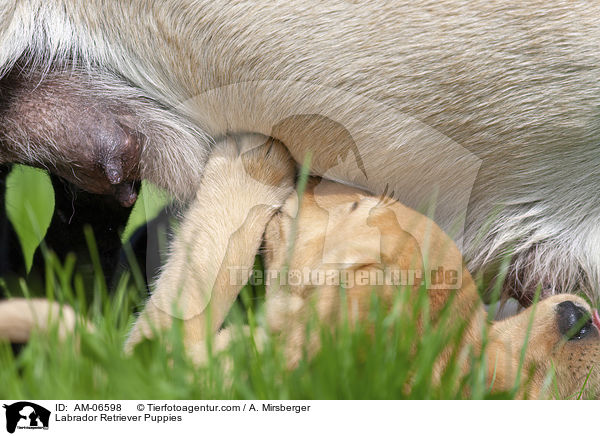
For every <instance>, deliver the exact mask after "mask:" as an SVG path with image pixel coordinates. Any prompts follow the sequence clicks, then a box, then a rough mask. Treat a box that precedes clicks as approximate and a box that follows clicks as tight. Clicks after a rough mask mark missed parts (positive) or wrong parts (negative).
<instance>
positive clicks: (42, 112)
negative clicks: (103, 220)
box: [0, 71, 144, 206]
mask: <svg viewBox="0 0 600 436" xmlns="http://www.w3.org/2000/svg"><path fill="white" fill-rule="evenodd" d="M90 80H91V79H89V78H87V77H86V76H84V75H81V74H74V73H70V72H62V73H52V74H50V75H47V76H44V77H43V78H42V76H40V75H36V74H29V75H26V76H25V75H22V74H20V73H19V72H18V71H13V72H11V73H9V74H8V75H7V76H5V77H4V78H2V79H1V80H0V161H1V162H20V163H25V164H29V165H34V166H39V167H45V168H47V169H49V170H50V171H52V172H53V173H55V174H57V175H59V176H60V177H62V178H64V179H65V180H67V181H69V182H71V183H73V184H74V185H77V186H79V187H80V188H82V189H84V190H86V191H88V192H91V193H95V194H104V195H113V196H114V197H115V198H116V199H117V201H118V202H119V203H120V204H121V205H123V206H131V205H132V204H133V203H134V202H135V200H136V198H137V190H136V184H135V183H134V182H135V181H137V180H139V178H140V175H139V160H140V155H141V152H142V147H143V142H144V137H143V135H142V134H140V133H139V132H137V131H136V118H135V116H134V114H132V113H128V111H127V107H125V106H123V105H119V104H118V103H117V102H115V101H112V100H110V98H108V97H106V96H103V95H98V94H97V93H95V92H92V91H90V86H89V81H90Z"/></svg>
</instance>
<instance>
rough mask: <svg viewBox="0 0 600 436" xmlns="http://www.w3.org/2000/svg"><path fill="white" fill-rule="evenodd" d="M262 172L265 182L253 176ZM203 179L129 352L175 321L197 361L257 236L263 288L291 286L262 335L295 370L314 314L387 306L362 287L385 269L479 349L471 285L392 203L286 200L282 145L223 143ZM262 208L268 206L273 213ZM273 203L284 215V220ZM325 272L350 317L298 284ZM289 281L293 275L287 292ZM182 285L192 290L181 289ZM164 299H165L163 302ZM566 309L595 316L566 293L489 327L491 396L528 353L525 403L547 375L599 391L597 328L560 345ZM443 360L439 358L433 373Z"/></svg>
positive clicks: (310, 187) (309, 342)
mask: <svg viewBox="0 0 600 436" xmlns="http://www.w3.org/2000/svg"><path fill="white" fill-rule="evenodd" d="M259 167H260V171H254V169H256V168H259ZM266 168H269V170H268V171H266ZM204 177H205V178H204V179H203V182H202V184H201V187H200V189H199V191H198V195H197V198H196V200H195V203H194V204H193V205H192V206H191V210H190V212H189V215H188V216H195V217H196V221H194V222H193V224H192V225H191V227H190V229H188V228H186V227H185V223H184V227H183V229H182V230H181V232H180V233H179V235H178V237H177V239H176V241H175V244H174V246H175V248H174V250H173V255H172V257H171V258H170V260H169V265H168V266H167V268H166V271H170V272H173V271H176V273H175V274H174V275H173V277H172V278H170V279H171V280H173V281H172V282H171V283H170V284H169V283H159V286H157V291H156V292H155V294H154V295H153V296H152V298H151V299H150V300H149V302H148V305H147V306H146V308H145V310H144V313H142V315H141V316H140V318H139V320H138V323H137V324H136V326H135V327H134V329H133V331H132V334H131V337H130V339H129V341H128V344H127V348H128V349H131V348H132V347H133V346H134V345H135V343H137V342H138V341H139V340H140V339H141V338H142V337H144V336H150V335H151V334H152V329H153V328H165V327H167V326H169V325H170V323H171V321H172V319H173V317H174V316H176V317H180V318H182V319H183V320H184V329H185V335H186V336H185V342H186V344H187V346H188V349H189V350H190V353H191V354H192V357H193V358H195V359H196V360H198V361H202V360H204V359H205V358H206V357H207V356H206V355H205V349H204V344H203V341H204V339H205V338H206V335H207V334H213V333H217V331H218V329H219V327H220V325H221V323H222V321H223V319H224V317H225V315H226V314H227V312H228V311H229V309H230V307H231V305H232V303H233V301H234V300H235V297H236V296H237V294H238V292H239V290H240V288H241V284H243V283H241V282H240V280H235V278H236V277H235V271H238V270H246V271H247V270H249V269H250V268H251V266H252V264H253V259H254V256H255V254H256V253H257V250H258V248H259V244H260V240H261V237H262V235H263V232H264V244H265V258H266V277H270V278H273V277H276V276H279V277H284V276H285V277H288V279H289V280H287V281H286V283H285V286H282V285H281V284H280V281H277V280H275V281H273V280H271V281H267V303H266V304H267V319H268V328H269V329H270V330H272V331H274V332H279V333H281V334H282V337H284V338H285V341H286V344H287V345H286V351H287V356H288V359H289V362H290V366H293V365H294V364H295V363H296V362H297V361H298V359H299V358H300V357H301V356H302V351H303V349H304V347H305V346H308V348H309V352H310V351H311V349H312V351H314V350H316V349H317V348H318V346H319V345H318V343H317V341H316V340H315V338H305V337H304V336H305V333H304V332H305V330H306V322H307V321H308V318H309V316H308V315H309V312H310V310H311V308H313V307H314V308H315V309H316V311H317V314H318V317H319V318H320V320H321V321H322V322H325V323H330V324H331V325H332V326H333V325H334V324H335V322H336V319H337V318H338V317H339V314H340V311H341V310H342V309H344V310H347V311H348V313H349V314H350V316H351V317H352V319H353V320H354V321H359V320H364V319H365V315H366V314H367V312H368V310H369V304H370V301H371V294H372V293H373V292H376V293H378V294H379V296H380V297H381V298H382V300H383V301H387V302H389V303H391V302H392V301H393V299H394V297H395V295H396V292H398V286H396V285H395V284H385V283H383V284H379V285H373V283H372V282H369V280H370V277H372V276H377V272H378V271H379V272H381V271H383V270H385V269H386V268H387V269H392V270H393V271H400V272H407V274H406V280H409V281H407V282H406V283H407V286H408V287H409V288H411V287H412V289H413V290H414V291H415V292H416V291H417V290H418V289H419V286H420V284H421V281H420V280H419V277H420V278H421V279H422V281H423V283H424V286H425V287H427V288H428V289H429V290H428V298H429V303H430V309H431V317H432V319H433V321H434V322H435V321H436V318H437V317H438V315H439V312H440V310H441V309H442V308H443V307H444V306H445V305H446V304H452V308H451V310H452V313H453V316H454V317H455V318H456V319H468V320H470V322H469V324H468V328H467V330H466V332H465V336H464V344H465V345H470V346H473V347H475V348H476V349H477V348H478V347H479V346H480V342H481V339H482V331H483V328H484V324H485V323H486V322H487V321H486V320H487V314H486V312H485V310H484V308H483V306H482V304H481V301H480V299H479V295H478V293H477V289H476V286H475V283H474V281H473V279H472V277H471V275H470V274H469V272H468V271H467V269H466V268H465V267H464V264H463V260H462V256H461V253H460V252H459V250H458V249H457V247H456V246H455V244H454V243H453V242H452V241H451V239H450V238H449V237H448V236H447V235H446V234H445V233H444V232H443V231H442V230H441V229H440V228H439V227H438V226H437V225H436V224H435V223H434V222H433V221H432V220H430V219H429V218H427V217H425V216H424V215H421V214H419V213H417V212H416V211H414V210H412V209H410V208H408V207H406V206H404V205H402V204H400V203H398V202H396V201H393V200H390V199H389V198H386V197H376V196H372V195H370V194H368V193H366V192H364V191H362V190H360V189H357V188H353V187H348V186H345V185H341V184H339V183H334V182H331V181H327V180H322V179H320V178H310V179H309V181H308V184H307V186H306V191H305V192H304V194H303V195H302V197H301V198H299V196H298V193H297V192H296V191H291V187H292V185H293V177H294V166H293V165H292V161H291V159H290V158H289V156H288V154H287V151H286V150H285V148H284V147H283V146H282V145H281V144H280V143H278V142H277V141H274V140H272V139H267V138H265V137H261V136H258V135H248V136H246V137H242V140H240V139H239V138H238V139H232V138H228V139H226V140H224V141H222V142H221V143H220V144H218V145H217V148H216V150H215V152H214V155H213V156H212V157H211V159H209V162H208V164H207V169H206V173H205V176H204ZM290 192H291V193H290ZM265 198H269V199H270V202H269V204H265V202H264V199H265ZM278 202H280V203H282V204H283V206H282V207H281V209H280V210H279V211H277V207H276V206H277V203H278ZM192 214H195V215H192ZM187 222H188V223H189V222H190V221H189V220H188V221H187ZM267 223H268V224H267ZM265 226H266V231H265ZM180 244H181V245H180ZM184 247H185V249H184ZM290 247H292V248H290ZM181 252H185V253H187V254H186V257H185V258H183V257H179V256H178V253H181ZM440 270H443V271H444V274H443V279H441V278H440V277H437V278H436V280H431V279H430V278H431V277H432V275H431V274H432V273H438V272H439V271H440ZM331 271H337V273H338V274H339V275H340V276H344V277H353V280H354V282H355V283H354V284H353V286H352V287H348V289H347V292H346V294H347V298H346V302H347V307H346V308H342V307H341V299H340V286H339V284H337V283H334V284H332V285H327V283H324V284H317V285H315V284H314V281H311V280H309V282H308V283H307V282H306V279H305V278H304V277H300V280H298V274H300V275H303V274H305V272H306V274H309V276H310V275H311V274H313V275H316V276H318V274H319V272H322V273H323V274H324V275H325V276H326V275H327V273H331ZM419 271H420V273H419ZM292 274H296V275H295V279H294V281H292ZM438 276H439V274H438ZM194 277H195V278H196V280H194ZM410 277H412V278H413V280H412V281H410V280H411V279H410ZM184 278H185V279H186V280H187V281H186V283H185V284H183V285H182V284H181V280H182V279H184ZM167 279H168V276H165V275H163V276H162V277H161V280H167ZM365 280H366V281H365ZM406 280H405V281H406ZM363 282H364V283H363ZM199 284H203V285H202V286H201V285H199ZM405 287H406V286H405ZM166 289H169V290H170V292H167V293H165V290H166ZM451 297H452V298H451ZM563 301H571V302H573V303H574V304H575V305H577V306H578V307H580V308H582V310H583V311H584V312H587V314H588V315H589V316H591V314H592V309H591V308H590V306H589V305H588V303H587V302H585V301H584V300H583V299H582V298H580V297H578V296H574V295H568V294H562V295H557V296H552V297H549V298H547V299H545V300H543V301H542V302H540V303H539V304H537V305H536V306H535V307H534V308H529V309H528V310H525V311H523V312H522V313H520V314H519V315H517V316H514V317H512V318H509V319H507V320H504V321H499V322H495V323H493V324H492V325H491V326H490V330H489V335H490V337H489V346H488V348H487V356H488V359H489V365H488V366H489V368H490V374H489V377H490V381H491V379H492V377H493V378H494V388H495V389H509V388H510V387H512V386H513V385H514V382H515V380H516V378H517V377H518V375H519V374H518V373H517V372H518V371H517V370H518V368H519V360H520V356H521V350H522V345H523V344H525V343H526V342H527V344H528V346H527V347H526V353H525V364H524V368H523V371H524V372H528V371H529V370H530V369H534V370H535V372H534V374H533V379H532V383H531V384H530V386H529V387H528V392H521V394H523V395H525V394H527V396H529V397H538V396H541V395H544V392H543V391H542V388H543V386H544V379H545V376H546V374H547V373H548V371H549V370H550V368H551V366H552V367H553V368H554V370H555V371H556V374H557V379H558V387H559V392H560V393H561V395H563V396H565V397H566V396H568V395H570V394H572V393H573V392H575V391H577V390H578V389H580V388H581V387H582V386H583V383H584V381H585V379H586V377H587V375H588V373H590V370H592V371H591V375H590V377H589V380H588V382H587V386H588V388H590V389H591V390H593V389H594V388H595V387H597V386H599V384H600V377H599V375H598V371H593V365H594V363H595V362H596V360H597V359H598V357H600V335H599V334H598V327H600V323H596V324H594V325H592V327H591V328H592V329H593V331H592V333H594V334H593V335H590V336H588V337H585V338H583V339H581V340H572V341H565V338H564V335H563V334H562V333H561V332H560V330H559V327H558V320H557V317H558V315H557V307H558V305H559V304H560V303H561V302H563ZM532 310H533V311H534V314H533V321H532V324H531V326H532V328H531V331H530V335H529V339H528V341H526V339H527V338H526V334H527V331H528V326H529V322H530V320H531V316H532ZM207 327H209V328H207ZM230 335H231V332H230V331H229V330H225V331H222V332H220V334H219V335H218V336H217V339H216V341H217V347H216V348H224V347H225V346H226V344H227V341H228V339H229V337H230ZM447 356H448V353H445V354H444V355H443V356H441V357H440V361H439V362H438V369H440V368H442V367H443V366H444V364H445V359H446V358H447Z"/></svg>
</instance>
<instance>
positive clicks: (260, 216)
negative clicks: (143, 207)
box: [126, 135, 295, 350]
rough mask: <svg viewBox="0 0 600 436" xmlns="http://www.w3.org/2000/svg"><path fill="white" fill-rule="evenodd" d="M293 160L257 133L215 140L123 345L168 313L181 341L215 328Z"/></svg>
mask: <svg viewBox="0 0 600 436" xmlns="http://www.w3.org/2000/svg"><path fill="white" fill-rule="evenodd" d="M294 168H295V167H294V164H293V161H292V160H291V157H290V156H289V154H288V153H287V150H286V149H285V148H284V147H283V146H282V145H281V144H280V143H278V142H277V141H274V140H271V139H267V138H266V137H264V136H260V135H244V136H239V137H228V138H226V139H225V140H223V141H222V142H221V143H219V144H218V145H217V148H216V150H215V151H214V153H213V155H212V156H211V158H210V160H209V162H208V164H207V166H206V169H205V172H204V176H203V179H202V182H201V184H200V188H199V190H198V192H197V196H196V199H195V201H194V202H193V203H192V205H191V207H190V209H189V210H188V211H187V213H186V215H185V217H184V221H183V223H182V226H181V229H180V231H179V234H178V235H177V237H176V240H175V242H174V244H173V246H172V254H171V256H170V258H169V261H168V263H167V265H166V267H165V270H164V272H163V274H162V275H161V276H160V278H159V279H158V282H157V284H156V291H155V292H154V294H153V295H152V297H151V298H150V300H149V301H148V304H147V305H146V308H145V309H144V311H143V313H142V314H141V316H140V317H139V319H138V321H137V323H136V324H135V326H134V328H133V331H132V332H131V335H130V338H129V340H128V342H127V344H126V349H128V350H130V349H131V348H132V347H133V346H134V345H135V344H136V343H137V342H139V341H140V340H141V339H142V338H143V337H150V336H152V334H153V329H162V328H165V327H168V326H169V325H171V322H172V320H173V318H174V317H176V318H180V319H182V320H183V321H184V330H185V343H186V345H190V344H193V343H195V342H198V341H202V340H204V339H206V335H207V334H211V333H213V332H215V331H216V330H217V329H218V327H219V326H220V325H221V323H222V322H223V320H224V318H225V315H226V314H227V312H228V311H229V309H230V307H231V305H232V304H233V302H234V300H235V298H236V296H237V294H238V292H239V290H240V288H241V287H242V285H243V284H244V283H245V281H244V280H242V277H240V274H239V272H240V271H249V270H250V268H251V267H252V265H253V262H254V256H255V255H256V253H257V251H258V248H259V245H260V243H261V240H262V235H263V233H264V230H265V227H266V225H267V222H268V221H269V219H270V218H271V216H272V214H273V213H274V212H275V211H276V210H277V208H279V207H280V206H281V204H283V202H284V201H285V199H286V198H287V197H288V196H289V194H290V193H291V191H292V187H293V176H294ZM236 273H237V274H236Z"/></svg>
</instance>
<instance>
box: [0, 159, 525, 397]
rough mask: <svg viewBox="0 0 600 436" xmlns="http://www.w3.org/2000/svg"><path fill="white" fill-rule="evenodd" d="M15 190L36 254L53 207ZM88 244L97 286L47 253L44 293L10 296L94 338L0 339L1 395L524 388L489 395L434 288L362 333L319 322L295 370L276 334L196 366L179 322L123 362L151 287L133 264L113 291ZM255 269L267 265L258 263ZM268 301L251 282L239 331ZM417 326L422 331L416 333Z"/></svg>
mask: <svg viewBox="0 0 600 436" xmlns="http://www.w3.org/2000/svg"><path fill="white" fill-rule="evenodd" d="M20 171H21V170H20ZM23 171H25V172H26V173H27V171H29V170H23ZM19 174H20V175H17V176H12V177H15V180H13V185H12V186H17V185H20V184H21V183H24V182H23V180H21V179H20V178H22V177H25V178H29V179H31V180H30V181H29V182H28V183H30V184H34V186H33V187H31V186H29V185H26V186H29V188H28V189H31V190H33V191H31V192H38V193H39V192H42V191H43V190H44V189H45V188H44V187H43V184H44V183H47V181H44V179H43V174H40V173H36V174H35V175H34V176H32V175H31V174H29V173H27V174H25V175H23V174H22V173H19ZM17 189H21V188H19V187H17ZM19 192H20V195H21V196H19ZM19 192H13V194H10V195H11V196H9V198H11V199H13V200H12V203H11V204H10V205H7V207H8V208H12V209H13V212H14V213H13V212H11V213H12V215H11V217H12V218H13V222H15V220H19V219H20V220H21V221H26V220H27V219H28V220H30V222H29V224H27V225H28V226H29V227H28V228H25V229H23V230H21V231H20V232H19V236H20V238H21V242H22V244H24V247H25V246H26V244H29V247H30V248H28V249H27V250H26V253H27V254H26V257H27V256H32V255H33V252H34V251H35V249H37V245H38V244H39V241H40V239H41V238H40V235H42V236H43V232H44V231H45V230H44V229H45V227H44V223H45V222H46V221H45V220H46V218H45V214H46V215H47V213H48V210H50V213H51V208H50V207H49V206H48V204H46V205H45V206H44V205H43V204H42V205H40V204H37V203H36V204H34V205H33V206H32V205H30V206H24V205H20V204H19V199H20V198H23V195H24V192H21V191H19ZM50 197H51V196H49V195H46V196H45V197H44V198H50ZM154 197H155V196H154V195H152V196H148V203H144V195H143V194H142V197H141V201H140V202H139V203H138V205H137V206H136V210H135V211H134V214H133V216H132V218H131V220H130V223H129V225H128V227H127V229H126V234H130V233H131V232H132V231H133V230H134V229H135V227H136V225H137V224H141V223H143V222H144V219H146V218H147V217H149V216H150V217H151V216H152V215H153V214H155V213H156V212H157V211H158V210H159V207H160V204H162V203H161V201H162V200H159V201H158V202H154V203H153V202H152V201H153V200H152V198H154ZM28 198H31V197H28ZM45 201H49V200H45ZM48 222H49V221H48ZM46 227H47V224H46ZM34 230H35V232H34ZM36 232H37V233H36ZM127 232H129V233H127ZM125 237H126V235H125ZM87 238H88V242H89V245H90V250H91V253H92V256H91V259H92V263H93V267H94V269H95V274H94V275H93V277H92V280H91V281H89V280H84V278H83V276H82V275H81V274H80V273H79V272H78V271H77V269H76V262H75V259H74V258H72V257H71V258H68V259H67V260H66V261H65V263H64V264H61V263H60V262H59V261H58V260H57V259H56V257H55V256H53V255H52V253H48V252H44V257H45V260H46V280H45V285H43V287H44V289H38V288H36V289H30V288H29V285H28V283H27V280H25V279H23V280H21V281H20V282H19V287H18V289H8V290H7V291H8V292H7V293H8V294H9V295H12V296H20V295H23V296H29V295H46V297H47V298H48V299H50V300H53V301H58V302H60V303H63V304H68V305H70V306H72V307H74V308H75V310H76V311H77V312H78V313H79V314H80V315H81V316H82V318H85V319H87V320H89V322H90V324H91V325H92V326H93V331H90V330H89V329H87V328H84V327H82V326H78V327H77V329H76V332H75V335H74V336H70V337H67V338H66V339H65V340H59V338H58V336H57V334H56V332H51V333H50V334H49V335H45V336H37V335H36V336H34V337H33V338H32V339H31V340H30V341H29V343H28V344H27V345H26V346H25V347H24V348H23V349H22V350H21V351H20V353H18V354H17V355H15V354H14V352H13V349H12V347H11V346H10V344H7V343H1V342H0V367H1V368H2V371H0V398H2V399H6V398H10V399H21V398H29V399H50V398H52V399H136V398H155V399H187V398H194V399H402V398H406V399H455V398H472V399H484V398H513V397H514V396H515V393H516V388H515V389H513V390H511V392H500V393H498V392H495V393H492V392H491V386H490V384H489V382H488V381H487V379H486V374H487V373H488V368H486V366H485V360H484V359H483V358H482V355H479V354H477V353H474V352H473V350H469V349H462V348H461V347H459V346H458V344H459V343H460V342H461V339H462V333H463V330H464V327H465V323H466V322H467V320H462V321H458V322H456V320H455V319H454V318H455V317H454V316H453V314H452V313H451V311H450V310H445V311H444V312H443V314H442V316H441V319H440V321H439V323H437V324H436V325H432V324H431V322H430V321H429V317H428V315H427V314H428V313H429V312H428V306H427V302H428V300H427V294H426V291H423V292H420V293H419V298H418V299H417V301H416V303H415V302H414V301H412V300H411V304H410V305H409V304H407V302H406V298H407V296H408V293H407V292H404V291H403V290H399V291H398V293H397V296H398V297H397V299H396V301H395V303H394V305H393V307H392V310H384V309H383V308H382V306H381V304H379V302H378V301H376V299H374V300H373V304H372V308H371V311H370V315H369V320H368V323H365V325H359V326H356V327H353V328H351V327H350V325H349V324H348V322H342V323H341V324H340V325H339V327H338V328H336V329H335V330H331V329H330V328H326V327H325V326H321V325H319V324H318V323H317V322H312V323H310V325H309V326H308V328H311V329H312V330H311V331H316V332H318V334H319V336H320V340H321V344H322V345H321V349H320V351H319V352H318V353H317V354H316V355H315V356H313V357H312V358H311V359H308V358H305V359H302V360H301V362H300V364H299V365H298V367H297V368H295V369H293V370H290V369H288V368H287V366H286V359H285V357H284V345H283V344H282V343H281V342H280V340H279V339H278V338H277V337H276V336H272V335H269V336H268V337H267V340H266V343H265V344H264V345H263V346H262V347H260V348H259V347H257V346H256V341H255V340H254V338H253V336H252V335H251V336H250V337H245V338H243V339H237V340H234V341H233V342H232V343H231V345H230V346H229V347H228V348H227V349H226V351H225V352H223V353H221V354H218V355H215V356H213V357H212V358H211V359H209V360H208V362H207V364H206V365H204V366H201V367H197V366H195V365H193V364H192V363H191V362H190V361H189V359H187V358H186V354H185V353H184V349H183V344H182V333H181V328H180V327H181V326H180V325H177V324H176V325H174V326H173V329H171V330H170V331H168V332H166V333H165V334H164V335H163V337H161V338H158V339H156V340H152V341H145V342H143V343H142V344H140V345H139V346H138V347H137V348H136V349H135V351H134V353H133V355H125V354H124V353H123V351H122V350H123V344H124V341H125V338H126V336H127V333H128V331H129V329H130V328H131V325H132V324H133V322H134V319H135V313H136V312H137V311H139V310H141V308H142V305H143V303H144V301H145V299H146V297H147V295H146V288H145V283H144V280H143V279H142V277H141V276H140V274H139V272H138V271H136V270H135V268H134V270H133V271H132V272H131V273H126V274H124V275H123V276H122V277H121V279H120V281H118V284H117V285H116V288H115V289H114V290H110V291H109V289H108V288H107V285H106V281H105V279H104V277H103V275H102V273H101V271H100V267H99V261H98V256H97V254H95V244H94V238H93V235H92V234H91V232H89V231H88V234H87ZM42 249H43V246H42ZM44 251H45V250H44ZM255 268H257V269H262V264H261V262H260V258H257V263H256V265H255ZM36 286H40V285H36ZM341 292H343V290H341ZM264 298H265V296H264V288H262V287H251V286H250V285H247V286H246V287H244V289H243V290H242V292H241V295H240V298H239V300H238V304H236V305H235V307H234V309H233V310H232V313H231V314H230V316H229V317H228V319H227V321H226V323H227V324H228V325H229V326H231V328H233V329H239V330H240V331H241V328H242V326H244V325H249V326H250V329H251V331H256V329H258V328H260V327H261V326H265V325H266V322H265V314H264ZM419 320H420V321H422V328H421V329H420V330H417V328H416V326H417V324H418V321H419ZM239 336H240V337H241V336H242V335H241V334H240V335H239ZM448 346H450V347H451V348H452V349H453V350H454V352H453V354H452V356H451V358H450V360H449V364H448V366H447V368H446V370H445V371H443V372H442V373H441V374H440V375H439V380H435V378H434V377H433V375H432V374H433V372H434V366H435V362H436V361H437V358H438V356H439V355H440V353H442V351H444V350H446V349H447V347H448ZM459 350H460V351H459ZM465 361H467V362H469V368H470V369H469V371H467V372H466V373H465V372H464V371H463V370H462V368H463V362H465Z"/></svg>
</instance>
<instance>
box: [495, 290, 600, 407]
mask: <svg viewBox="0 0 600 436" xmlns="http://www.w3.org/2000/svg"><path fill="white" fill-rule="evenodd" d="M490 344H491V345H490V348H489V350H488V354H489V358H490V365H492V366H495V367H496V371H495V372H496V383H497V386H498V387H500V388H504V389H510V388H511V387H512V384H513V383H514V381H515V377H516V368H518V366H519V362H518V361H519V359H520V355H521V353H520V352H518V351H519V350H520V348H521V347H522V346H523V345H524V344H526V349H525V361H524V365H525V369H526V371H531V374H532V381H531V386H530V388H529V394H530V395H533V396H538V395H539V394H544V395H546V396H556V397H558V398H563V399H564V398H570V397H573V396H579V393H581V392H582V393H583V396H586V397H590V398H597V397H598V396H599V395H600V368H597V366H598V365H597V363H598V361H599V360H600V317H599V316H598V312H597V310H596V309H592V308H591V307H590V305H589V304H588V303H587V302H586V301H585V300H584V299H582V298H580V297H578V296H575V295H571V294H560V295H554V296H551V297H548V298H545V299H544V300H542V301H540V302H539V303H538V304H537V305H535V306H534V307H530V308H528V309H527V310H525V311H523V312H521V313H520V314H518V315H516V316H514V317H512V318H509V319H506V320H503V321H500V322H496V323H495V324H494V325H493V327H492V331H491V342H490ZM549 370H553V371H554V372H555V374H556V383H555V384H553V385H551V386H549V387H546V389H549V391H546V392H545V393H544V392H541V390H542V388H543V385H544V383H545V382H546V374H548V371H549Z"/></svg>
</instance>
